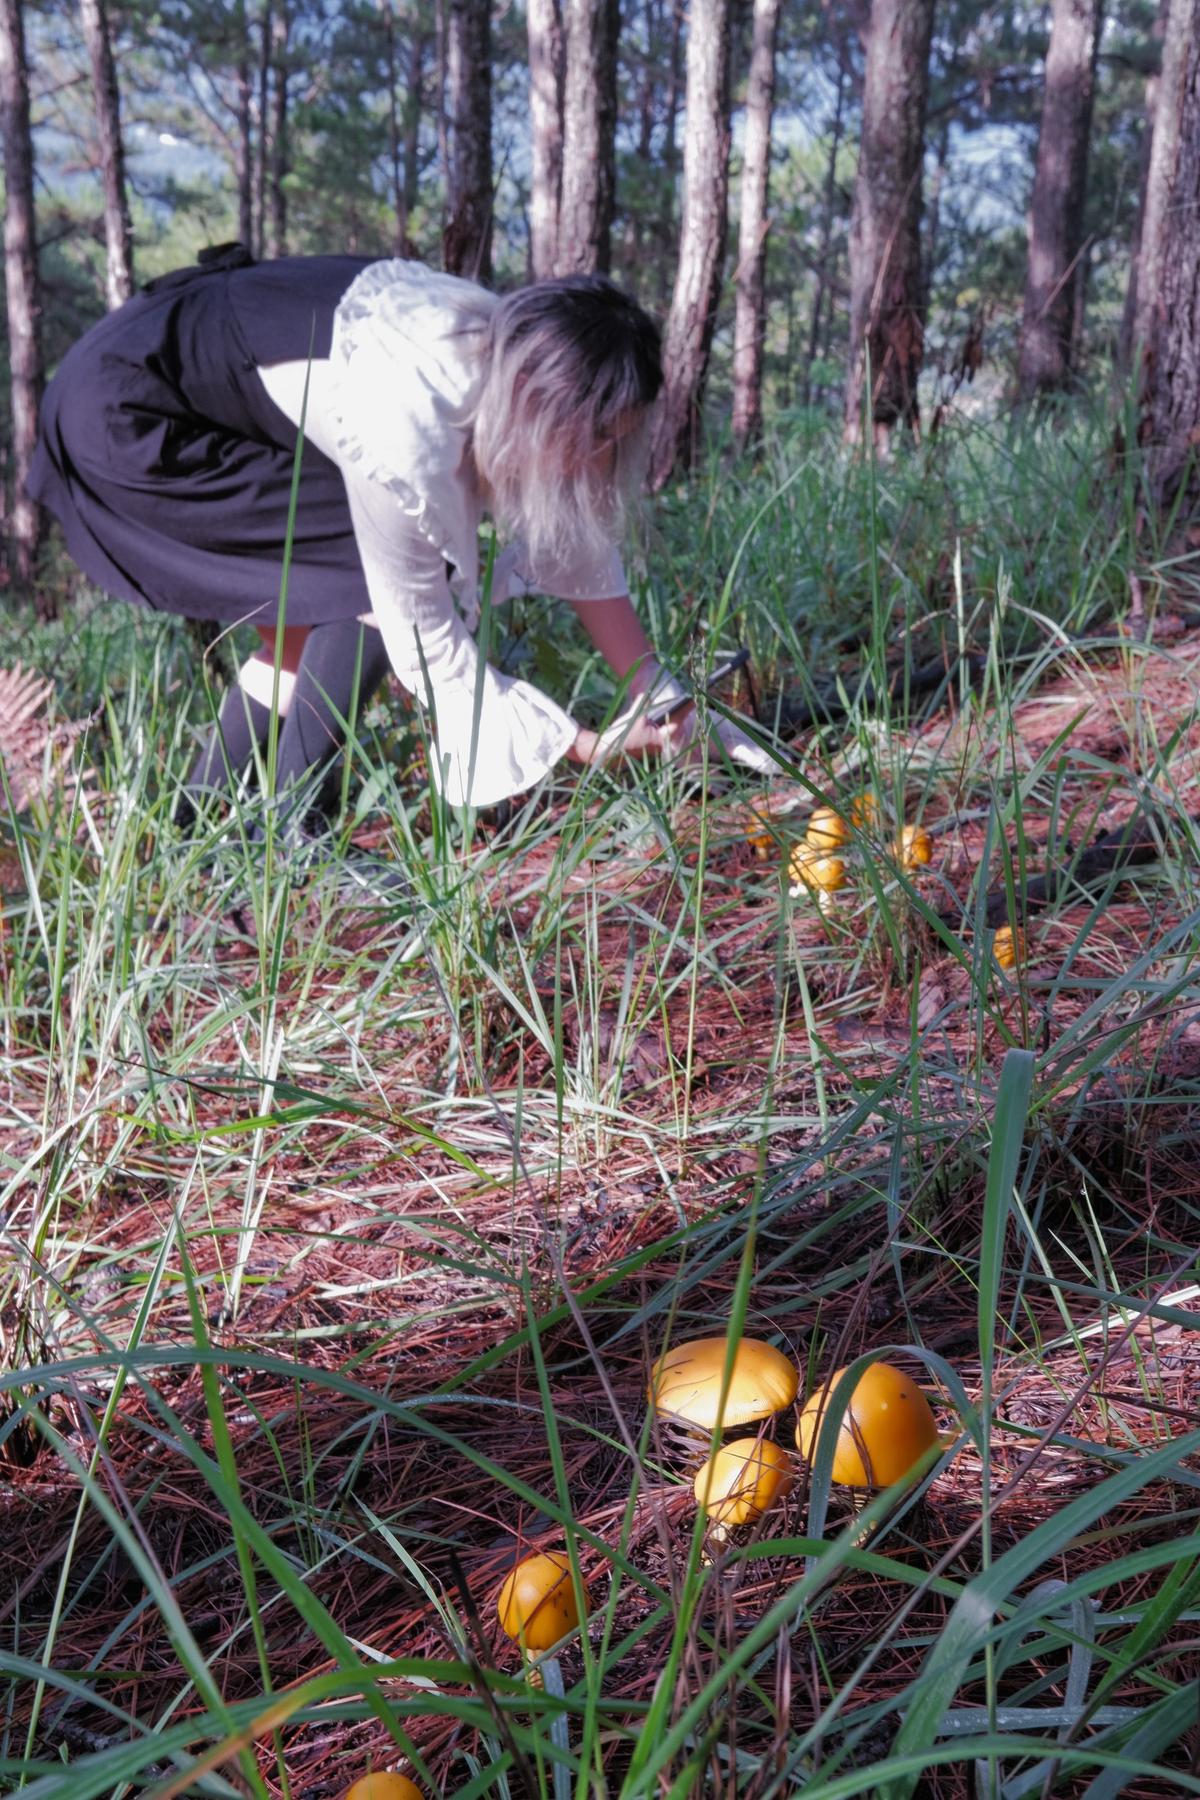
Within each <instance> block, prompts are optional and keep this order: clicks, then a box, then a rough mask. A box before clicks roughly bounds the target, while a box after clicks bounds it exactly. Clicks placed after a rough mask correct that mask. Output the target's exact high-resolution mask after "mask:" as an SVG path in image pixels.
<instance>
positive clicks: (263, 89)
mask: <svg viewBox="0 0 1200 1800" xmlns="http://www.w3.org/2000/svg"><path fill="white" fill-rule="evenodd" d="M270 117H271V0H263V3H262V12H261V14H260V16H259V23H258V154H257V156H256V158H255V164H254V242H253V244H252V246H251V248H252V249H253V251H254V254H255V256H261V255H262V254H263V247H264V245H265V243H266V238H267V168H268V165H269V161H270V153H269V149H268V144H269V140H270V135H271V131H270Z"/></svg>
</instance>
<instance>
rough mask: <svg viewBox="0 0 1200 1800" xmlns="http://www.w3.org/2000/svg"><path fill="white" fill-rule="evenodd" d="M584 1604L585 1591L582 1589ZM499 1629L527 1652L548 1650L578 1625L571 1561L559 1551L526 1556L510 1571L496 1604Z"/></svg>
mask: <svg viewBox="0 0 1200 1800" xmlns="http://www.w3.org/2000/svg"><path fill="white" fill-rule="evenodd" d="M583 1596H584V1601H585V1602H587V1600H588V1592H587V1588H586V1587H585V1588H584V1590H583ZM496 1610H497V1612H498V1613H499V1615H500V1624H501V1627H502V1629H503V1630H504V1631H505V1632H507V1634H508V1636H509V1637H510V1638H515V1639H517V1640H519V1641H521V1642H523V1643H524V1645H525V1648H526V1650H527V1651H528V1650H532V1651H534V1652H538V1651H541V1650H549V1648H550V1646H551V1645H552V1644H557V1642H558V1640H559V1638H563V1637H566V1635H567V1633H568V1631H574V1629H575V1627H576V1626H577V1625H578V1623H579V1609H578V1607H577V1606H576V1604H575V1585H574V1583H573V1582H572V1580H571V1563H570V1559H569V1558H568V1557H567V1556H566V1555H565V1554H564V1552H563V1551H561V1550H548V1551H545V1552H544V1553H542V1554H540V1555H537V1556H527V1557H525V1559H524V1560H523V1561H522V1562H519V1563H518V1564H517V1566H516V1568H515V1569H511V1570H510V1571H509V1573H508V1575H507V1576H506V1578H505V1581H504V1585H503V1586H502V1587H501V1589H500V1594H499V1598H498V1599H497V1601H496Z"/></svg>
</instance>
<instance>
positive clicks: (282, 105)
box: [268, 0, 291, 256]
mask: <svg viewBox="0 0 1200 1800" xmlns="http://www.w3.org/2000/svg"><path fill="white" fill-rule="evenodd" d="M290 35H291V16H290V12H289V7H288V0H277V4H276V7H275V16H274V20H273V22H272V26H271V75H272V80H273V88H272V94H271V230H270V237H269V240H268V243H269V252H268V253H269V254H270V255H271V256H286V255H287V188H286V186H285V184H284V178H285V176H286V175H287V172H288V166H289V159H288V40H289V37H290Z"/></svg>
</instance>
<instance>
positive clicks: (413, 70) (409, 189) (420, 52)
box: [402, 19, 429, 256]
mask: <svg viewBox="0 0 1200 1800" xmlns="http://www.w3.org/2000/svg"><path fill="white" fill-rule="evenodd" d="M428 47H429V39H428V34H427V32H426V31H425V29H424V27H423V26H422V24H421V22H420V20H419V19H417V20H414V21H413V27H412V40H411V42H410V44H409V51H408V92H407V94H406V95H405V97H404V231H405V241H404V250H403V252H402V254H403V255H405V256H415V255H416V254H417V250H416V246H415V245H414V244H413V242H412V239H411V238H410V237H409V236H408V221H409V219H410V218H411V217H412V214H413V209H414V208H415V206H416V204H417V200H418V198H419V195H418V192H417V184H418V181H419V178H420V172H421V171H420V148H421V108H422V107H423V105H424V103H425V56H426V53H427V51H428Z"/></svg>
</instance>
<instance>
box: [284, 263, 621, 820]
mask: <svg viewBox="0 0 1200 1800" xmlns="http://www.w3.org/2000/svg"><path fill="white" fill-rule="evenodd" d="M489 298H490V297H489V296H488V295H487V294H486V293H485V292H484V291H483V290H482V289H481V288H479V287H476V286H475V284H474V283H472V282H469V281H461V280H459V279H458V278H457V277H455V276H452V275H441V274H438V273H437V272H436V271H435V270H432V269H427V268H425V267H424V266H423V265H422V264H420V263H412V262H401V261H387V262H377V263H372V264H371V265H370V266H369V267H368V268H366V269H364V270H363V272H362V274H361V275H359V276H358V277H357V278H356V279H355V281H354V282H353V283H352V284H351V286H350V287H349V288H348V289H347V291H346V293H345V295H344V296H343V298H342V300H341V303H340V305H339V306H338V309H337V312H336V313H335V315H334V322H333V342H332V345H331V349H330V354H329V358H328V360H327V361H321V362H314V363H313V364H312V365H311V367H310V366H309V365H308V364H307V363H303V362H292V363H276V364H274V365H271V366H267V367H263V368H260V370H259V374H260V375H261V377H262V380H263V383H264V385H265V386H266V388H267V391H268V393H269V394H270V396H271V398H272V400H273V401H274V402H275V404H276V405H277V406H278V407H279V408H280V410H281V411H282V412H283V413H285V414H286V416H287V417H288V418H290V419H291V420H292V422H293V424H295V425H297V426H298V425H299V423H300V418H301V408H302V406H303V409H304V432H305V436H306V437H308V438H309V439H311V441H312V442H313V443H314V444H316V446H317V447H318V449H320V450H322V451H324V453H325V454H326V455H327V456H329V457H330V458H332V460H333V461H334V462H336V463H337V465H338V467H339V468H340V469H341V471H342V476H343V479H344V480H345V483H346V492H347V495H348V497H349V502H350V514H351V518H352V519H353V521H354V532H355V537H356V540H357V543H358V549H359V553H360V555H361V557H362V564H363V570H364V572H365V575H366V580H367V591H368V592H369V594H370V596H371V605H372V609H373V611H372V614H371V621H372V623H374V624H376V625H378V627H379V629H380V631H381V632H382V633H383V638H384V643H385V644H386V646H387V652H388V656H389V658H390V660H391V663H392V666H393V668H394V669H395V671H396V674H397V675H398V676H399V678H400V680H401V681H402V682H403V683H404V685H405V687H406V688H407V689H408V690H409V692H410V693H412V694H413V695H415V697H416V698H417V699H418V700H419V701H421V702H422V703H424V704H426V705H428V706H429V708H430V710H431V712H432V714H433V721H432V722H433V732H434V741H435V745H436V757H437V763H438V767H437V769H436V771H435V779H437V780H438V782H439V785H440V786H441V788H442V791H443V792H444V793H445V794H446V796H447V798H448V799H449V800H450V801H451V802H452V803H453V804H455V805H463V804H465V803H466V802H467V801H468V800H469V801H470V803H471V804H472V805H474V806H489V805H493V804H494V803H495V802H496V801H498V800H504V799H507V798H508V797H509V796H510V795H513V794H519V793H521V792H522V791H523V790H524V789H525V788H528V787H532V785H533V784H534V782H536V781H538V780H539V779H540V778H541V776H543V775H544V774H546V773H547V771H548V770H549V769H551V768H552V767H553V766H554V764H555V763H556V762H558V761H559V759H560V758H561V757H562V756H563V755H565V753H566V751H567V750H568V749H569V748H570V745H571V744H572V743H573V742H574V739H575V735H576V726H575V723H574V721H573V720H572V719H571V718H570V717H569V715H568V714H567V713H565V712H564V711H563V710H562V708H561V707H560V706H557V705H556V704H555V702H554V701H553V700H551V699H550V698H549V696H548V695H546V694H543V693H541V692H540V691H539V690H538V689H537V688H535V687H533V686H531V685H530V683H529V682H526V681H519V680H517V679H516V678H515V677H514V676H511V675H502V674H500V673H499V671H498V670H496V669H493V668H492V667H491V665H490V664H489V663H487V662H485V661H484V660H483V659H482V657H481V654H480V650H479V647H478V645H477V644H476V642H475V640H474V638H473V637H472V636H471V633H472V631H473V630H474V629H475V628H476V626H477V625H478V622H479V584H480V570H479V527H480V524H481V522H482V519H483V506H482V501H481V498H480V495H479V492H478V490H477V488H476V486H475V484H474V481H473V480H472V477H471V472H470V462H469V457H468V454H467V451H468V444H469V423H470V420H471V418H472V417H473V416H474V410H475V403H476V400H477V397H478V391H479V387H480V384H481V382H482V379H483V370H482V359H481V350H482V335H483V326H482V323H481V308H484V307H486V306H487V305H488V302H489ZM306 383H307V400H305V387H306ZM447 565H450V567H451V569H452V571H453V575H452V576H451V575H448V573H447ZM626 591H627V586H626V581H625V573H624V570H623V568H622V565H621V558H620V555H619V553H618V552H617V550H616V549H615V548H614V549H613V550H612V551H611V553H609V554H608V555H606V556H605V557H603V558H601V559H600V560H599V561H597V560H595V559H591V558H586V557H581V556H577V555H576V556H572V555H569V554H568V555H565V556H563V557H561V558H557V557H556V559H555V566H554V568H553V569H546V568H543V569H540V570H539V569H536V568H534V567H533V565H532V563H531V561H530V558H529V556H528V554H527V553H526V551H525V548H524V546H523V545H522V544H520V543H514V544H511V545H509V546H508V548H507V549H505V550H503V551H501V553H500V554H499V555H498V556H497V557H496V559H495V563H494V565H493V571H492V587H491V597H492V600H493V602H498V601H503V600H508V599H512V598H514V597H515V596H517V595H519V594H527V593H542V594H549V595H552V596H554V597H556V598H559V599H564V600H601V599H609V598H611V597H612V596H614V595H617V594H623V593H625V592H626ZM456 601H457V605H456Z"/></svg>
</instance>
